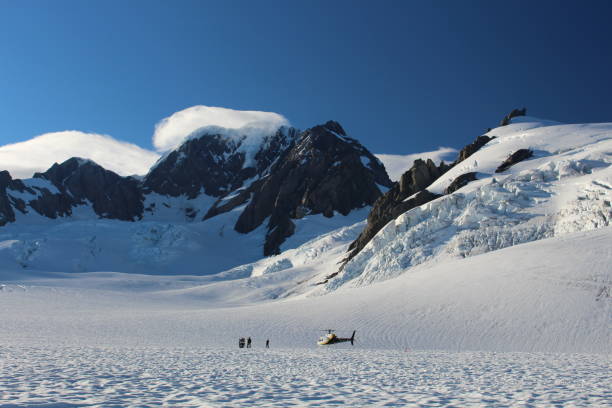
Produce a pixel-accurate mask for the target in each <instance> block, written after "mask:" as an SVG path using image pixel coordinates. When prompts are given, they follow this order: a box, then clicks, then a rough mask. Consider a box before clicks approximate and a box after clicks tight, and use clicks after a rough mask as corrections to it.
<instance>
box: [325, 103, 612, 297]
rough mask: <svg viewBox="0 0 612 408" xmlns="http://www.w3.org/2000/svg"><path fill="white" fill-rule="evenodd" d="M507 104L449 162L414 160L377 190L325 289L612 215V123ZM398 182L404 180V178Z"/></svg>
mask: <svg viewBox="0 0 612 408" xmlns="http://www.w3.org/2000/svg"><path fill="white" fill-rule="evenodd" d="M518 113H519V114H517V112H516V111H513V114H510V115H508V116H509V117H510V118H509V119H507V120H506V119H504V120H503V121H502V126H500V127H498V128H495V129H492V130H490V131H489V132H487V133H486V134H485V135H482V136H480V137H478V138H477V139H476V140H475V141H474V143H472V144H471V145H468V146H466V148H464V149H463V150H462V151H461V152H460V154H459V158H458V159H457V161H456V162H454V163H452V164H451V165H449V166H446V165H444V164H441V165H440V166H435V165H434V164H433V163H425V162H415V165H414V166H413V168H412V169H411V170H409V171H408V172H406V173H404V175H403V176H402V179H401V180H400V183H397V184H395V185H394V186H393V187H392V188H391V189H390V190H389V191H388V192H387V193H386V194H385V195H383V196H382V197H380V198H379V199H378V200H377V202H376V203H375V204H374V206H373V207H372V211H371V212H370V214H369V215H368V223H367V225H366V226H365V228H364V230H363V231H362V232H361V234H360V235H359V237H358V238H357V239H356V240H355V241H353V243H351V245H350V246H349V251H350V252H349V253H348V256H347V257H346V258H345V259H344V262H343V264H342V266H341V268H340V270H336V271H333V272H332V273H330V274H329V275H327V276H326V278H325V279H323V280H324V283H325V287H326V289H327V290H334V289H336V288H338V287H340V286H344V285H350V286H362V285H369V284H371V283H372V282H375V281H379V280H386V279H390V278H392V277H394V276H397V275H399V274H402V273H404V272H405V271H407V270H410V269H411V268H414V267H416V266H418V265H421V264H429V263H435V262H444V260H445V259H447V258H457V257H458V258H465V257H469V256H474V255H478V254H482V253H485V252H490V251H496V250H499V249H501V248H505V247H509V246H514V245H518V244H521V243H526V242H530V241H535V240H540V239H545V238H550V237H556V236H560V235H563V234H566V233H570V232H577V231H587V230H592V229H599V228H606V227H609V226H610V223H611V221H612V206H611V204H610V203H611V202H612V167H611V166H610V163H611V160H610V157H611V156H610V152H612V125H610V124H582V125H566V124H560V123H557V122H552V121H547V120H540V119H537V118H533V117H528V116H525V115H524V113H525V111H524V110H521V111H518ZM402 182H403V184H402Z"/></svg>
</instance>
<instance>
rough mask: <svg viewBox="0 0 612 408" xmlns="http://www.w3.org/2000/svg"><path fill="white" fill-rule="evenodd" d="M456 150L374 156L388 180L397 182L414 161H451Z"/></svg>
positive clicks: (450, 148)
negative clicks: (384, 169)
mask: <svg viewBox="0 0 612 408" xmlns="http://www.w3.org/2000/svg"><path fill="white" fill-rule="evenodd" d="M457 152H458V150H457V149H453V148H452V147H440V148H438V150H434V151H432V152H423V153H413V154H406V155H400V154H376V155H375V156H376V157H378V159H379V160H380V161H381V162H383V164H384V165H385V168H386V169H387V174H389V178H391V180H393V181H398V180H399V179H400V177H401V176H402V174H404V172H406V170H408V169H409V168H410V167H412V163H414V161H415V160H416V159H423V160H427V159H431V160H433V161H434V162H435V163H436V164H439V163H440V162H441V161H442V160H445V161H447V162H448V161H452V160H454V159H455V158H456V156H457Z"/></svg>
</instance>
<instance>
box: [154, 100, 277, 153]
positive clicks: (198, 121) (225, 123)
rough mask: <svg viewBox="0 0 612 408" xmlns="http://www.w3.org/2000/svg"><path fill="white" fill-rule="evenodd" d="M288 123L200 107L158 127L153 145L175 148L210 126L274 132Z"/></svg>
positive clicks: (252, 113)
mask: <svg viewBox="0 0 612 408" xmlns="http://www.w3.org/2000/svg"><path fill="white" fill-rule="evenodd" d="M288 124H289V121H288V120H287V119H286V118H285V117H284V116H282V115H279V114H278V113H274V112H260V111H240V110H234V109H227V108H219V107H214V106H204V105H197V106H192V107H190V108H187V109H184V110H182V111H178V112H176V113H173V114H172V115H170V116H168V117H167V118H165V119H162V120H161V121H160V122H159V123H157V125H155V133H154V134H153V145H154V146H155V148H156V149H157V150H158V151H160V152H163V151H167V150H170V149H173V148H175V147H177V146H178V145H180V144H181V142H182V141H183V140H185V138H186V137H187V136H189V135H190V134H191V133H193V132H194V131H196V130H198V129H200V128H203V127H208V126H218V127H222V128H227V129H240V128H245V129H249V131H250V132H253V130H255V129H259V130H262V131H266V132H273V131H275V130H276V129H278V128H279V127H280V126H285V125H288Z"/></svg>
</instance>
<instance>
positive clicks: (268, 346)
mask: <svg viewBox="0 0 612 408" xmlns="http://www.w3.org/2000/svg"><path fill="white" fill-rule="evenodd" d="M266 348H270V339H268V340H266Z"/></svg>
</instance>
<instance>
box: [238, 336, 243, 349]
mask: <svg viewBox="0 0 612 408" xmlns="http://www.w3.org/2000/svg"><path fill="white" fill-rule="evenodd" d="M238 348H244V337H241V338H239V339H238Z"/></svg>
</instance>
